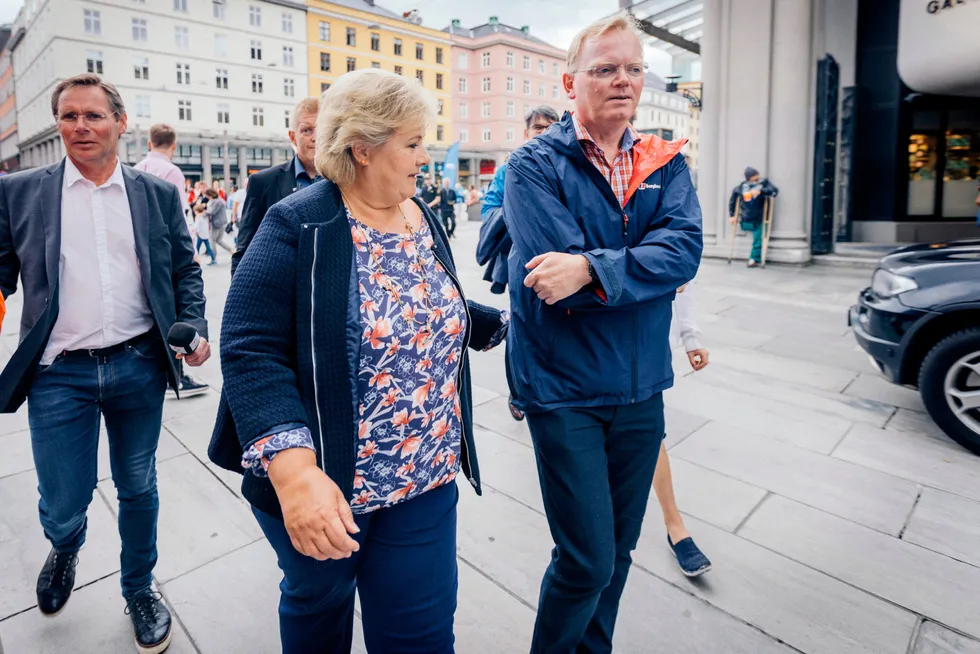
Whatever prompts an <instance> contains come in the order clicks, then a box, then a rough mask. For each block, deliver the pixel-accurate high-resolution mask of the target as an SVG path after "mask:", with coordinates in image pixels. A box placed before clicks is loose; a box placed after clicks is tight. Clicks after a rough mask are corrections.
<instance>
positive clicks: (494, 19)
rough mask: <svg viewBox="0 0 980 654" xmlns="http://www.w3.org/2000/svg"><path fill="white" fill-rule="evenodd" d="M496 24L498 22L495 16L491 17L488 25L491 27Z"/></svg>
mask: <svg viewBox="0 0 980 654" xmlns="http://www.w3.org/2000/svg"><path fill="white" fill-rule="evenodd" d="M498 22H499V21H498V20H497V17H496V16H491V17H490V24H491V25H496V24H497V23H498Z"/></svg>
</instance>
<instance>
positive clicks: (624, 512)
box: [504, 13, 702, 654]
mask: <svg viewBox="0 0 980 654" xmlns="http://www.w3.org/2000/svg"><path fill="white" fill-rule="evenodd" d="M645 69H646V66H645V65H644V63H643V48H642V46H641V42H640V38H639V33H638V31H637V26H636V23H635V21H633V19H632V18H630V17H629V16H628V15H626V14H622V13H621V14H617V15H616V16H614V17H612V18H607V19H603V20H602V21H598V22H597V23H594V24H593V25H591V26H589V27H587V28H586V29H584V30H583V31H582V32H581V33H579V35H578V36H577V37H576V38H575V40H574V41H573V43H572V46H571V48H570V49H569V54H568V70H567V72H566V73H565V75H564V76H563V82H564V86H565V90H566V91H567V92H568V94H569V97H570V98H571V99H572V100H573V102H574V105H575V114H574V116H572V115H571V114H567V113H566V114H565V116H564V117H563V118H562V120H561V121H560V122H559V123H558V124H557V125H556V126H555V127H552V129H550V130H549V131H548V132H547V133H546V134H544V135H542V136H540V137H538V138H537V139H534V140H532V141H530V142H528V143H527V144H525V145H524V146H522V147H521V148H519V149H518V150H517V151H516V152H514V154H513V155H511V157H510V159H509V161H508V170H507V178H506V185H505V189H506V190H505V193H504V220H505V222H506V224H507V231H508V233H509V234H510V236H511V238H512V239H513V249H512V251H511V255H510V260H509V264H510V279H509V283H510V288H511V291H510V293H511V310H512V316H511V330H510V334H509V337H508V344H507V356H508V359H509V363H510V368H511V377H512V379H511V383H512V386H513V388H512V389H511V390H512V392H513V395H514V402H515V403H516V404H517V406H518V407H520V408H521V409H523V410H524V411H526V412H527V420H528V423H529V427H530V431H531V437H532V440H533V442H534V448H535V454H536V457H537V463H538V473H539V477H540V482H541V490H542V495H543V498H544V505H545V511H546V513H547V516H548V522H549V525H550V528H551V534H552V537H553V538H554V541H555V549H554V551H553V553H552V560H551V564H550V565H549V567H548V569H547V571H546V573H545V576H544V580H543V581H542V584H541V595H540V600H539V604H538V616H537V620H536V623H535V629H534V638H533V642H532V645H531V651H532V653H534V654H537V653H545V652H547V653H555V654H558V653H560V654H568V653H569V652H611V651H612V635H613V628H614V626H615V622H616V614H617V611H618V608H619V599H620V596H621V594H622V591H623V587H624V586H625V583H626V577H627V574H628V572H629V567H630V564H631V552H632V550H633V549H634V548H635V547H636V541H637V539H638V538H639V534H640V525H641V523H642V520H643V514H644V512H645V510H646V504H647V497H648V496H649V493H650V485H651V482H652V480H653V473H654V469H655V468H656V465H657V454H658V451H659V448H660V443H661V440H662V439H663V433H664V414H663V398H662V392H663V391H664V390H666V389H667V388H669V387H670V386H671V385H672V383H673V372H672V370H671V363H670V362H671V355H670V345H669V330H670V320H671V303H672V301H673V299H674V293H675V291H676V289H677V288H679V287H680V286H682V285H684V284H685V283H687V282H688V281H690V280H691V279H692V278H693V277H694V275H695V273H696V272H697V268H698V264H699V262H700V258H701V247H702V239H701V210H700V207H699V205H698V201H697V196H696V194H695V190H694V186H693V184H692V182H691V175H690V172H689V171H688V169H687V165H686V163H685V161H684V156H683V155H682V154H681V153H680V149H681V148H682V147H683V145H684V142H683V141H681V142H666V141H663V140H661V139H659V138H657V137H655V136H646V135H644V136H641V135H639V134H637V133H636V132H635V130H633V128H632V126H630V125H629V119H630V117H631V116H632V115H633V114H634V112H635V110H636V106H637V103H638V101H639V99H640V94H641V92H642V90H643V75H644V72H645Z"/></svg>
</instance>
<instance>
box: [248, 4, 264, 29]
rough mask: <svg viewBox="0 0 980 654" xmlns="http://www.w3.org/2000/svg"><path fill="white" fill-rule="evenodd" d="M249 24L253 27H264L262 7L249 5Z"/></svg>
mask: <svg viewBox="0 0 980 654" xmlns="http://www.w3.org/2000/svg"><path fill="white" fill-rule="evenodd" d="M248 24H249V25H251V26H252V27H262V7H256V6H255V5H249V7H248Z"/></svg>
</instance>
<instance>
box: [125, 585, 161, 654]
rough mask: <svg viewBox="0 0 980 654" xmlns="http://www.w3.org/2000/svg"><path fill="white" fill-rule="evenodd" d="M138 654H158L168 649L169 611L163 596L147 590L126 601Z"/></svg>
mask: <svg viewBox="0 0 980 654" xmlns="http://www.w3.org/2000/svg"><path fill="white" fill-rule="evenodd" d="M126 613H128V614H129V618H130V619H131V620H132V621H133V632H134V633H135V635H136V649H137V650H139V653H140V654H160V652H162V651H163V650H165V649H167V648H168V647H170V611H168V610H167V607H166V606H165V605H164V603H163V596H162V595H160V593H156V592H154V591H152V590H150V589H149V588H147V589H146V590H144V591H142V592H140V593H139V594H137V595H134V596H133V597H130V598H129V599H128V600H126Z"/></svg>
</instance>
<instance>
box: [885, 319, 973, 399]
mask: <svg viewBox="0 0 980 654" xmlns="http://www.w3.org/2000/svg"><path fill="white" fill-rule="evenodd" d="M977 325H980V306H977V305H972V304H971V305H962V306H958V307H956V308H954V309H950V310H947V311H943V312H942V313H938V314H936V315H935V316H934V317H933V318H931V319H930V320H928V321H926V322H924V323H923V324H922V325H920V326H917V327H916V328H914V329H912V330H910V331H909V333H908V334H906V335H905V340H907V342H908V346H907V348H906V350H905V357H904V358H903V360H902V368H901V374H900V381H899V383H901V384H905V385H908V386H915V387H918V384H919V371H920V370H921V368H922V362H923V361H924V360H925V358H926V355H927V354H929V351H930V350H932V348H933V347H935V346H936V344H937V343H939V342H940V341H941V340H943V339H944V338H946V337H947V336H949V335H950V334H953V333H955V332H958V331H961V330H964V329H969V328H970V327H976V326H977Z"/></svg>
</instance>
